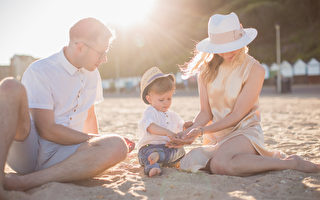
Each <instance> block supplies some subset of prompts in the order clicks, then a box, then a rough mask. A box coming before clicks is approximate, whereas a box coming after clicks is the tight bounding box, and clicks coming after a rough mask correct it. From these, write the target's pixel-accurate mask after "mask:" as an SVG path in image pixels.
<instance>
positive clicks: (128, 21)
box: [107, 0, 155, 27]
mask: <svg viewBox="0 0 320 200" xmlns="http://www.w3.org/2000/svg"><path fill="white" fill-rule="evenodd" d="M154 2H155V0H115V1H113V2H112V3H109V4H108V7H109V9H108V11H109V12H108V14H107V15H108V21H109V22H110V23H112V24H117V25H120V26H124V27H126V26H131V25H133V24H136V23H141V22H143V21H145V20H146V18H147V16H148V14H149V13H150V11H151V10H152V8H153V5H154Z"/></svg>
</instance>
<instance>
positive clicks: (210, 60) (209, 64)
mask: <svg viewBox="0 0 320 200" xmlns="http://www.w3.org/2000/svg"><path fill="white" fill-rule="evenodd" d="M247 52H248V48H247V47H243V48H241V49H240V51H239V52H238V53H237V54H236V56H235V58H234V59H233V61H232V65H233V64H235V63H239V62H243V61H244V58H245V54H246V53H247ZM223 61H224V60H223V58H222V57H221V56H219V55H218V54H212V53H205V52H198V53H196V55H195V56H194V57H193V58H192V59H191V61H190V62H189V63H187V64H185V65H184V66H185V67H181V71H182V74H183V75H182V78H183V79H188V78H189V77H190V76H193V75H194V74H197V73H200V77H201V79H202V80H203V82H204V83H205V85H207V84H208V83H211V82H212V81H214V79H215V78H216V77H217V75H218V72H219V67H220V65H221V64H222V63H223Z"/></svg>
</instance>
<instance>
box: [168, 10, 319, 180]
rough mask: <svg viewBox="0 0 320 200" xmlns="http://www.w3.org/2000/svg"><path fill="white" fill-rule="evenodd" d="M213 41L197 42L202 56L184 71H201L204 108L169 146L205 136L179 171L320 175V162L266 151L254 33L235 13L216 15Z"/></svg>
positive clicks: (211, 29) (260, 70)
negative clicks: (250, 47)
mask: <svg viewBox="0 0 320 200" xmlns="http://www.w3.org/2000/svg"><path fill="white" fill-rule="evenodd" d="M208 32H209V37H208V38H206V39H204V40H202V41H201V42H200V43H198V44H197V50H198V51H199V53H198V54H197V55H196V56H195V57H194V59H193V60H192V61H191V62H190V63H189V65H188V68H187V69H186V70H184V72H185V75H186V76H188V75H190V74H194V73H195V72H199V76H198V87H199V94H200V104H201V110H200V112H199V114H198V115H197V116H196V118H195V119H194V124H193V125H192V126H191V127H190V128H189V129H187V130H186V131H184V132H182V133H180V134H179V137H180V138H176V139H175V140H174V141H172V143H170V144H168V145H169V146H170V145H171V146H175V145H179V144H181V143H188V141H193V140H194V139H195V138H196V137H198V136H200V135H203V138H204V144H205V145H207V146H203V147H200V148H196V149H193V150H192V151H190V152H189V153H188V154H187V155H186V156H185V157H184V158H183V159H182V160H181V169H184V170H190V171H197V170H199V169H201V168H207V169H208V170H210V172H211V173H215V174H226V175H236V176H246V175H252V174H256V173H259V172H264V171H269V170H283V169H295V170H299V171H304V172H319V171H320V166H319V165H318V164H314V163H311V162H309V161H305V160H303V159H302V158H300V157H299V156H296V155H293V156H289V157H286V158H285V155H284V154H282V153H279V152H272V151H268V150H267V149H265V147H264V139H263V132H262V129H261V126H260V113H259V110H258V107H259V106H258V99H259V94H260V91H261V88H262V85H263V81H264V73H265V71H264V69H263V67H262V66H261V65H260V63H259V62H258V61H257V60H255V59H254V58H253V57H251V56H250V55H248V54H247V47H246V46H247V45H248V44H249V43H250V42H252V41H253V40H254V38H255V37H256V36H257V31H256V29H253V28H248V29H243V28H242V26H241V24H240V22H239V19H238V16H237V15H236V14H235V13H230V14H228V15H219V14H216V15H213V16H212V17H211V18H210V20H209V24H208Z"/></svg>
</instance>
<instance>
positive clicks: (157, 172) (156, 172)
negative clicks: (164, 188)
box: [149, 167, 161, 177]
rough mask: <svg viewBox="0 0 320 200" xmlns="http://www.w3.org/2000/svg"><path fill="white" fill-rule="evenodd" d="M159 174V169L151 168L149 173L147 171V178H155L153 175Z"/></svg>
mask: <svg viewBox="0 0 320 200" xmlns="http://www.w3.org/2000/svg"><path fill="white" fill-rule="evenodd" d="M160 173H161V169H160V168H157V167H155V168H151V169H150V171H149V176H150V177H152V176H155V175H158V174H160Z"/></svg>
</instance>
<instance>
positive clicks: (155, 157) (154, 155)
mask: <svg viewBox="0 0 320 200" xmlns="http://www.w3.org/2000/svg"><path fill="white" fill-rule="evenodd" d="M159 158H160V155H159V153H158V152H152V153H151V154H150V155H149V156H148V161H149V163H150V165H153V164H154V163H157V162H158V160H159ZM149 174H150V173H149Z"/></svg>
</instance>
